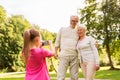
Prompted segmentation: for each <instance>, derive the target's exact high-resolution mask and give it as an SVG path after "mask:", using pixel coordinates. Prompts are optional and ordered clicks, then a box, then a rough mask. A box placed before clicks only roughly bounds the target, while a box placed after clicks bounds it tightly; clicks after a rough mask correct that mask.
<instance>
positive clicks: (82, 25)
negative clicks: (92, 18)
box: [78, 24, 87, 30]
mask: <svg viewBox="0 0 120 80" xmlns="http://www.w3.org/2000/svg"><path fill="white" fill-rule="evenodd" d="M78 27H80V28H84V29H85V30H87V27H86V26H85V25H84V24H79V25H78Z"/></svg>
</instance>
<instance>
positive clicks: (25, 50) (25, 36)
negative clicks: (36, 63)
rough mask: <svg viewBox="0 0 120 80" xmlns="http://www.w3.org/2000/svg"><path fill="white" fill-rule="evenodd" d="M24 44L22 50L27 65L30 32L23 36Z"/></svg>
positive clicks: (27, 31)
mask: <svg viewBox="0 0 120 80" xmlns="http://www.w3.org/2000/svg"><path fill="white" fill-rule="evenodd" d="M23 38H24V44H23V49H22V55H23V60H24V62H25V64H27V61H28V57H29V48H30V32H29V30H26V31H25V32H24V35H23Z"/></svg>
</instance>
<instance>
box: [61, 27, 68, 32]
mask: <svg viewBox="0 0 120 80" xmlns="http://www.w3.org/2000/svg"><path fill="white" fill-rule="evenodd" d="M67 29H69V27H61V28H60V31H63V30H67Z"/></svg>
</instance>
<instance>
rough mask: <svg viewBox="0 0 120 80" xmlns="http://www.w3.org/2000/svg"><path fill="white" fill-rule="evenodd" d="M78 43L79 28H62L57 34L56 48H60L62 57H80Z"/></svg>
mask: <svg viewBox="0 0 120 80" xmlns="http://www.w3.org/2000/svg"><path fill="white" fill-rule="evenodd" d="M77 42H78V34H77V28H75V29H72V28H71V27H62V28H61V29H60V30H59V32H58V34H57V37H56V41H55V47H59V48H60V50H61V51H60V56H70V55H78V54H77V48H76V46H77Z"/></svg>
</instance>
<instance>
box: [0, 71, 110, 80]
mask: <svg viewBox="0 0 120 80" xmlns="http://www.w3.org/2000/svg"><path fill="white" fill-rule="evenodd" d="M24 73H25V72H11V73H3V74H2V73H1V74H0V78H7V76H9V75H15V76H12V78H20V77H24V75H22V76H16V74H19V75H20V74H24ZM51 79H53V80H56V77H51ZM65 80H70V78H66V79H65ZM78 80H85V79H84V78H79V79H78ZM94 80H110V79H94Z"/></svg>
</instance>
